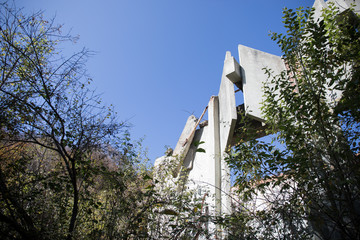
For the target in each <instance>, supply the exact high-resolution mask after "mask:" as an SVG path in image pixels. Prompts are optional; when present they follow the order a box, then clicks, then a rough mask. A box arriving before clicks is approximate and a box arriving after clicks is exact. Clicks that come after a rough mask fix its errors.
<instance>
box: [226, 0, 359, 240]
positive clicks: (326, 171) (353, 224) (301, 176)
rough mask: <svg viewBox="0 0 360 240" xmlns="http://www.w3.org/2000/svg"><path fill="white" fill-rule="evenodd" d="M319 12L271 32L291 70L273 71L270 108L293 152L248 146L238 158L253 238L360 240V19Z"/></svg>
mask: <svg viewBox="0 0 360 240" xmlns="http://www.w3.org/2000/svg"><path fill="white" fill-rule="evenodd" d="M314 11H315V10H314V9H305V10H304V9H302V8H300V9H297V11H293V10H291V9H285V10H284V21H283V22H284V24H285V28H286V30H287V32H286V34H277V33H272V34H271V36H272V39H273V40H274V41H276V42H277V43H278V45H279V46H280V48H281V50H282V52H283V54H284V55H283V57H284V61H285V63H286V65H287V68H288V69H287V70H286V71H284V72H282V73H281V74H279V75H276V76H274V75H273V73H272V71H271V69H266V73H267V74H268V82H267V83H266V84H265V86H264V91H265V94H264V95H265V101H264V102H263V108H262V110H263V113H264V115H265V119H266V124H267V126H268V133H276V134H275V137H274V140H276V141H277V142H281V143H283V145H282V146H280V147H279V145H278V144H274V143H270V144H269V143H265V142H263V141H262V140H258V139H255V140H251V141H248V142H246V143H244V142H240V143H239V144H238V145H237V146H236V147H235V148H234V152H233V154H232V156H231V157H230V158H229V159H228V162H229V164H230V166H231V167H232V169H233V170H234V171H235V172H236V173H237V176H236V180H235V185H236V187H237V190H238V193H239V195H240V200H241V201H240V202H241V204H240V205H239V207H238V211H237V213H236V214H235V215H236V216H233V219H234V218H235V219H240V220H241V221H240V220H239V221H235V222H237V223H238V224H240V227H242V228H243V229H245V230H246V231H244V232H245V233H246V234H244V232H243V233H242V234H243V235H242V236H241V237H242V238H244V239H246V238H254V236H256V237H257V238H265V239H278V238H279V237H282V238H286V239H288V238H290V239H302V238H303V239H309V238H311V237H313V236H314V235H315V236H317V237H318V238H320V239H360V231H359V227H358V226H359V225H360V195H359V192H360V154H359V150H360V149H359V142H360V141H359V136H360V131H359V130H360V121H359V99H358V97H359V93H360V92H359V86H360V85H359V66H360V64H359V61H360V55H359V54H360V51H359V50H360V49H359V47H360V31H359V30H360V21H359V16H358V15H356V14H355V13H354V12H353V11H351V10H346V11H344V12H340V11H339V9H338V8H336V7H335V6H334V5H332V4H329V7H328V8H327V9H325V10H323V12H322V17H321V18H320V19H314ZM259 197H261V198H262V199H261V201H262V203H263V205H262V207H260V208H259V207H257V208H255V209H254V208H252V209H251V208H250V207H251V206H252V204H253V202H254V201H259V200H256V198H259ZM252 201H253V202H252Z"/></svg>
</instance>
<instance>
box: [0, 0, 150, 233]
mask: <svg viewBox="0 0 360 240" xmlns="http://www.w3.org/2000/svg"><path fill="white" fill-rule="evenodd" d="M73 40H75V39H74V38H72V37H71V36H70V35H63V34H61V26H57V25H55V24H54V22H53V21H46V20H44V19H43V18H42V15H41V13H36V14H33V15H30V16H26V15H23V14H22V13H21V11H19V10H17V9H16V8H13V7H9V6H8V5H7V4H1V6H0V61H1V67H0V68H1V69H0V76H1V77H0V108H1V112H0V115H1V116H0V166H1V167H0V238H1V239H113V238H114V236H118V238H123V239H126V238H128V237H129V236H131V235H137V236H142V235H144V234H146V231H145V230H144V225H146V222H143V221H142V220H143V219H144V218H145V216H146V214H148V212H145V211H143V210H144V209H147V208H148V207H149V204H150V203H151V200H149V195H146V194H144V189H142V187H143V186H145V185H146V184H148V182H149V179H147V178H144V177H146V176H147V174H148V172H149V170H148V169H147V168H145V167H142V165H141V161H142V159H145V158H144V156H142V155H141V153H142V152H141V151H140V150H139V146H140V145H139V143H131V142H130V139H129V134H128V127H127V125H126V123H119V122H117V121H116V118H115V116H114V113H113V110H112V108H111V107H110V108H109V107H106V106H103V105H101V101H100V98H99V97H98V96H97V95H96V94H95V93H94V92H93V91H91V90H90V89H89V84H90V82H91V79H90V78H88V77H87V76H86V72H85V70H84V64H85V62H86V59H87V57H88V56H89V51H88V50H86V49H83V50H82V51H80V52H78V53H75V54H74V55H72V56H71V57H69V58H64V57H63V56H62V55H61V52H60V51H59V49H60V47H59V46H60V45H61V44H62V43H63V42H66V41H73ZM145 193H146V191H145ZM141 227H143V228H141Z"/></svg>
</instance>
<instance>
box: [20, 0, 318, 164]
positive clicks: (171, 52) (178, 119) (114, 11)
mask: <svg viewBox="0 0 360 240" xmlns="http://www.w3.org/2000/svg"><path fill="white" fill-rule="evenodd" d="M313 2H314V1H313V0H257V1H255V0H237V1H235V0H176V1H175V0H102V1H93V0H72V1H70V0H61V1H59V0H15V3H16V5H17V6H18V7H24V12H26V13H33V12H37V11H39V10H44V11H45V13H44V14H45V16H46V17H48V18H51V17H54V16H55V17H56V19H55V22H56V23H61V24H64V30H70V29H71V33H72V34H73V35H79V37H80V39H79V41H78V42H77V44H75V45H69V46H68V47H67V48H66V49H65V51H64V53H65V54H68V55H70V54H71V53H72V52H74V51H76V50H81V49H82V47H86V48H89V49H90V50H93V51H95V52H96V54H95V55H94V56H92V57H91V58H90V60H89V62H88V64H87V69H88V73H89V75H90V76H91V77H92V78H93V80H94V81H93V87H94V88H96V89H97V91H98V93H102V94H103V95H102V98H103V100H104V102H105V103H106V104H113V105H114V107H115V111H116V112H118V118H119V120H122V121H123V120H128V121H129V123H130V124H131V125H132V128H131V135H132V138H134V139H139V138H142V137H144V142H143V146H144V147H147V148H148V156H149V158H150V159H151V160H152V161H154V160H155V159H156V158H157V157H160V156H162V155H163V153H164V152H165V146H166V145H167V146H170V147H173V148H174V147H175V145H176V142H177V140H178V138H179V136H180V134H181V131H182V129H183V127H184V124H185V122H186V119H187V118H188V116H189V115H190V114H194V115H195V116H197V117H199V116H200V115H201V113H202V111H203V110H204V108H205V107H206V105H207V103H208V101H209V99H210V97H211V96H212V95H217V93H218V90H219V85H220V80H221V73H222V67H223V61H224V58H225V53H226V51H231V53H232V55H233V56H234V57H235V58H236V59H238V52H237V46H238V44H243V45H246V46H249V47H252V48H256V49H259V50H262V51H266V52H269V53H272V54H276V55H281V52H280V50H279V48H278V47H277V45H276V43H275V42H273V41H272V40H271V39H270V37H269V36H268V34H269V31H273V32H282V31H283V24H282V9H283V8H284V7H285V6H286V7H288V8H297V7H299V6H304V7H306V6H312V4H313ZM241 98H242V97H241V94H240V93H239V94H238V95H237V99H236V101H237V104H238V105H239V104H241V103H242V99H241Z"/></svg>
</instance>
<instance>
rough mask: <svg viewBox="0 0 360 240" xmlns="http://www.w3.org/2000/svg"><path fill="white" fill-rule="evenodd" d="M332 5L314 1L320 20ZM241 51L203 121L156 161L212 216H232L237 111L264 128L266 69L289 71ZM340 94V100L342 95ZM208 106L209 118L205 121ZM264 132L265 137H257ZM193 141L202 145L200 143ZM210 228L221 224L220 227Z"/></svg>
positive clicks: (192, 122)
mask: <svg viewBox="0 0 360 240" xmlns="http://www.w3.org/2000/svg"><path fill="white" fill-rule="evenodd" d="M328 2H334V3H335V5H340V6H341V8H342V9H343V10H345V9H347V8H349V6H350V4H351V3H355V4H357V6H356V7H355V10H356V11H359V10H360V4H359V2H360V0H356V1H351V0H337V1H336V0H329V1H328ZM328 2H327V3H328ZM327 3H325V2H324V1H323V0H315V3H314V7H315V8H316V9H317V11H316V13H315V17H316V18H319V17H320V10H321V9H322V8H324V7H327ZM238 50H239V60H240V61H239V62H240V64H239V63H238V62H237V61H236V60H235V58H234V57H232V56H231V53H230V52H227V53H226V56H225V61H224V66H223V73H222V78H221V84H220V89H219V93H218V95H217V96H212V97H211V98H210V101H209V103H208V105H207V107H206V108H205V110H204V113H203V114H202V116H201V117H200V119H196V117H195V116H190V117H189V118H188V120H187V122H186V124H185V127H184V130H183V131H182V133H181V136H180V138H179V141H178V143H177V145H176V147H175V150H174V151H173V153H172V154H171V155H168V156H163V157H161V158H158V159H157V160H156V161H155V169H156V170H155V171H157V172H158V174H161V173H160V169H161V167H162V166H163V165H164V164H165V163H171V164H173V165H174V168H173V170H172V171H173V172H172V177H173V178H174V179H178V180H179V179H182V181H184V182H185V183H184V184H186V186H187V187H189V188H190V189H193V190H196V192H197V194H198V197H200V198H201V197H204V198H205V202H206V205H207V207H208V209H209V214H212V215H221V214H228V213H230V211H231V197H230V196H231V191H230V171H229V167H228V166H227V164H226V162H225V158H226V154H227V153H226V152H227V149H228V148H229V147H231V146H232V145H233V144H234V143H236V142H237V140H238V139H243V140H244V139H246V136H239V135H237V134H236V132H235V133H234V130H235V129H237V128H240V127H241V125H239V122H237V119H238V111H237V109H243V110H244V111H245V115H246V116H247V117H248V118H250V119H251V121H252V124H253V125H254V126H256V127H257V128H259V129H263V128H264V118H263V115H262V113H261V109H260V107H261V102H262V101H263V91H262V87H263V85H264V84H265V83H266V81H267V79H268V76H267V75H266V74H265V71H264V68H265V67H267V68H269V69H271V70H272V71H273V73H272V74H273V75H278V74H280V73H281V72H282V71H285V70H286V66H285V64H284V62H283V60H282V58H281V57H279V56H275V55H272V54H269V53H265V52H262V51H259V50H255V49H252V48H249V47H246V46H243V45H239V46H238ZM235 86H237V87H238V88H239V89H240V90H242V91H243V94H244V105H242V106H238V107H237V105H236V102H235ZM329 91H332V90H331V89H330V90H329ZM329 95H330V94H329ZM337 95H338V97H337V99H338V98H339V96H340V95H341V93H337ZM206 110H207V112H208V122H207V123H204V122H203V123H201V120H202V117H203V115H204V114H205V112H206ZM199 126H200V127H199ZM198 127H199V128H198ZM263 133H264V132H263ZM260 134H261V133H260ZM260 136H263V135H259V136H258V137H260ZM194 143H202V144H201V145H200V146H198V144H194ZM198 147H200V148H202V149H205V152H204V151H197V150H198ZM174 187H176V186H174ZM259 203H260V205H263V202H261V201H259ZM255 205H258V203H255ZM209 227H212V228H213V229H215V228H216V226H209Z"/></svg>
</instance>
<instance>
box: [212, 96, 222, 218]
mask: <svg viewBox="0 0 360 240" xmlns="http://www.w3.org/2000/svg"><path fill="white" fill-rule="evenodd" d="M209 124H211V125H212V126H211V127H212V129H213V131H214V132H213V137H214V138H213V139H214V142H213V148H214V156H213V157H214V163H215V173H214V174H215V214H216V215H220V214H221V152H220V129H219V127H220V124H219V97H218V96H212V97H211V99H210V102H209Z"/></svg>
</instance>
